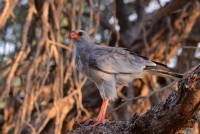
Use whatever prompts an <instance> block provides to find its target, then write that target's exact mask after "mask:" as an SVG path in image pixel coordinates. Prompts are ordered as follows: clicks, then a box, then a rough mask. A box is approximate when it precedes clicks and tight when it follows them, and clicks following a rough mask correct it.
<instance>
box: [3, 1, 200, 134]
mask: <svg viewBox="0 0 200 134" xmlns="http://www.w3.org/2000/svg"><path fill="white" fill-rule="evenodd" d="M75 29H83V30H85V31H87V32H88V33H89V35H90V37H91V39H92V42H93V43H95V44H98V45H107V46H116V47H125V48H128V49H130V50H132V51H133V52H135V53H136V54H139V55H142V56H146V57H149V59H151V60H154V61H157V62H160V63H163V64H167V66H168V67H170V68H172V69H173V70H174V71H176V72H179V73H187V72H188V71H189V70H191V68H192V67H194V66H196V65H197V64H199V63H200V1H199V0H190V1H189V0H182V1H179V0H116V1H115V0H0V132H1V133H3V134H4V133H5V134H7V133H9V134H13V133H15V134H18V133H24V134H26V133H48V134H59V133H66V132H69V131H70V130H72V129H74V128H76V127H80V126H81V124H80V123H82V122H84V121H86V120H87V119H90V118H92V117H95V116H97V114H98V112H99V108H100V106H101V103H102V99H101V97H100V95H99V91H98V90H97V88H96V86H95V85H94V84H93V83H92V82H90V81H89V80H87V78H86V77H85V76H84V75H82V74H80V73H79V72H78V71H77V70H76V68H75V65H74V62H73V42H71V41H69V40H68V38H67V36H68V35H69V32H70V31H72V30H75ZM176 85H177V82H176V81H174V80H171V79H168V78H162V77H156V76H150V75H148V76H145V77H144V79H138V80H134V82H133V83H130V85H129V87H123V86H119V87H117V94H118V96H119V97H118V99H117V100H116V101H113V102H111V103H110V105H109V108H108V110H107V118H108V119H110V120H115V121H118V120H122V121H125V120H129V118H130V117H131V116H132V115H134V114H136V113H137V114H142V113H144V112H146V111H147V110H148V109H150V108H151V107H152V106H154V105H156V104H158V103H160V102H161V101H163V100H165V99H166V97H167V96H168V95H169V94H170V93H172V92H173V91H175V90H176ZM137 96H144V97H140V99H137V98H134V97H137ZM131 98H132V99H131ZM196 117H198V114H197V115H196V116H195V117H194V118H195V119H196V123H195V125H194V126H193V128H191V129H188V130H187V132H188V133H194V134H198V133H199V132H200V123H199V121H198V119H197V118H196Z"/></svg>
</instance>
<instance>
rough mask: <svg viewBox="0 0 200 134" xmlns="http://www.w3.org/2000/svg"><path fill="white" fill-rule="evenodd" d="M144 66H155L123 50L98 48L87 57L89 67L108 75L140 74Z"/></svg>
mask: <svg viewBox="0 0 200 134" xmlns="http://www.w3.org/2000/svg"><path fill="white" fill-rule="evenodd" d="M146 66H156V64H155V63H154V62H152V61H150V60H148V59H145V58H142V57H139V56H137V55H133V54H131V53H130V52H129V51H127V50H125V49H123V48H113V47H106V48H105V47H99V48H98V49H95V50H94V51H93V52H92V53H91V54H90V55H89V67H91V68H93V69H96V70H98V71H102V72H105V73H109V74H134V73H141V72H142V71H143V70H144V68H145V67H146Z"/></svg>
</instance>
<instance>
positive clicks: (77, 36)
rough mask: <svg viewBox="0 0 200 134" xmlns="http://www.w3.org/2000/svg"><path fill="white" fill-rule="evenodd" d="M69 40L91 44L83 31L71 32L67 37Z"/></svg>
mask: <svg viewBox="0 0 200 134" xmlns="http://www.w3.org/2000/svg"><path fill="white" fill-rule="evenodd" d="M68 38H69V39H73V40H74V41H78V42H79V41H82V42H84V41H86V42H91V41H90V37H89V35H88V34H87V33H86V32H85V31H83V30H75V31H72V32H71V33H70V35H69V37H68Z"/></svg>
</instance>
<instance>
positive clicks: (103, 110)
mask: <svg viewBox="0 0 200 134" xmlns="http://www.w3.org/2000/svg"><path fill="white" fill-rule="evenodd" d="M108 102H109V100H108V99H105V100H103V103H102V105H101V109H100V112H99V115H98V116H97V118H96V119H95V120H94V126H97V125H99V124H101V123H103V124H104V123H105V122H106V119H105V115H106V110H107V107H108Z"/></svg>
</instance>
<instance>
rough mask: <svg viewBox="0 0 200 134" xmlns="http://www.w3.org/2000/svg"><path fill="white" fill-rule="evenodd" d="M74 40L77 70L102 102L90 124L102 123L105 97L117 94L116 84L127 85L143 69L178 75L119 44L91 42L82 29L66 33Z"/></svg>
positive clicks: (114, 96) (111, 97) (106, 101)
mask: <svg viewBox="0 0 200 134" xmlns="http://www.w3.org/2000/svg"><path fill="white" fill-rule="evenodd" d="M69 38H70V39H73V41H74V44H75V45H74V60H75V65H76V68H77V70H78V71H79V72H81V73H83V74H85V75H86V76H87V78H88V79H89V80H91V81H92V82H94V83H95V84H96V86H97V88H98V89H99V92H100V95H101V98H102V99H103V103H102V106H101V109H100V112H99V114H98V116H97V118H95V119H93V123H94V126H96V125H98V124H100V123H105V121H106V119H105V114H106V110H107V106H108V103H109V100H114V99H116V98H117V91H116V86H117V85H119V84H121V85H124V86H127V85H128V83H130V82H131V81H133V79H136V78H142V76H143V74H144V73H151V74H157V75H163V76H169V77H174V78H181V77H182V75H181V74H178V73H174V72H170V71H169V70H167V69H166V68H167V67H166V66H164V65H162V64H160V63H157V62H154V61H151V60H149V59H148V58H145V57H142V56H138V55H136V54H134V53H133V52H131V51H129V50H127V49H125V48H120V47H109V46H100V45H95V44H92V43H91V40H90V37H89V36H88V34H87V33H86V32H85V31H83V30H75V31H72V32H71V33H70V35H69Z"/></svg>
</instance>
